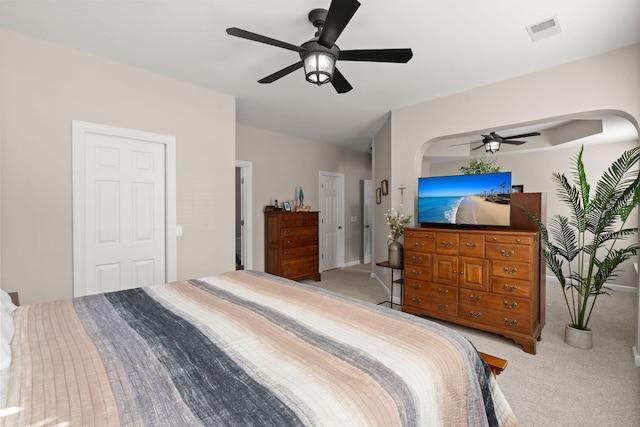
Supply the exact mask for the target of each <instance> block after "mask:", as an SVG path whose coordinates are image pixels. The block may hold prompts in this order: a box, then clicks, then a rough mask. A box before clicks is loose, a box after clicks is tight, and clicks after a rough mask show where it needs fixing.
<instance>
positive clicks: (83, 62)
mask: <svg viewBox="0 0 640 427" xmlns="http://www.w3.org/2000/svg"><path fill="white" fill-rule="evenodd" d="M0 55H1V56H0V126H1V129H0V141H1V144H2V147H1V151H2V155H1V157H0V158H1V162H2V164H1V166H2V170H1V172H0V173H1V179H2V187H1V188H2V190H1V193H0V194H1V204H0V207H1V210H2V212H1V215H0V219H1V226H0V230H1V234H0V240H1V247H2V259H1V262H0V263H1V270H0V271H1V272H2V277H1V286H2V288H3V289H5V290H7V291H19V292H20V299H21V301H22V302H24V303H35V302H40V301H47V300H54V299H61V298H70V297H71V296H72V289H73V288H72V268H73V266H72V170H71V121H72V120H81V121H87V122H93V123H100V124H106V125H111V126H119V127H124V128H130V129H137V130H143V131H149V132H155V133H161V134H168V135H174V136H175V137H176V138H177V144H176V148H177V221H178V224H180V225H182V226H183V229H184V236H183V237H179V238H178V251H177V252H178V265H177V269H178V278H179V279H184V278H194V277H202V276H207V275H213V274H217V273H221V272H223V271H228V270H232V269H233V268H234V247H233V241H234V237H233V235H234V233H233V227H227V226H224V224H230V223H232V222H233V221H234V213H233V209H229V207H230V206H233V201H234V184H233V183H234V155H235V148H234V147H235V145H234V144H235V100H234V98H233V97H231V96H227V95H222V94H219V93H216V92H213V91H210V90H207V89H204V88H200V87H196V86H192V85H189V84H185V83H182V82H178V81H175V80H171V79H169V78H166V77H162V76H159V75H155V74H151V73H148V72H145V71H141V70H138V69H134V68H131V67H128V66H125V65H122V64H119V63H116V62H113V61H108V60H105V59H101V58H98V57H95V56H91V55H87V54H84V53H81V52H78V51H74V50H71V49H67V48H65V47H61V46H57V45H53V44H50V43H47V42H42V41H39V40H36V39H33V38H29V37H25V36H22V35H18V34H16V33H12V32H8V31H4V30H0Z"/></svg>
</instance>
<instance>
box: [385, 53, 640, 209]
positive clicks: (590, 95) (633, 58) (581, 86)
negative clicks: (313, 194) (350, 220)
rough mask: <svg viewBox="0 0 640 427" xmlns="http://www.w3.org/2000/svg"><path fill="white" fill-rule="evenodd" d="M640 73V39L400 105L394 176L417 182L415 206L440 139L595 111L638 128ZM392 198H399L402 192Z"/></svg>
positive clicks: (411, 198) (409, 196)
mask: <svg viewBox="0 0 640 427" xmlns="http://www.w3.org/2000/svg"><path fill="white" fill-rule="evenodd" d="M639 75H640V44H636V45H633V46H629V47H627V48H623V49H619V50H615V51H612V52H608V53H605V54H602V55H598V56H594V57H591V58H587V59H584V60H580V61H575V62H571V63H568V64H564V65H561V66H558V67H554V68H550V69H547V70H543V71H539V72H536V73H531V74H527V75H524V76H521V77H517V78H513V79H509V80H505V81H502V82H498V83H495V84H492V85H488V86H483V87H480V88H476V89H473V90H469V91H466V92H462V93H459V94H455V95H451V96H447V97H444V98H439V99H435V100H432V101H427V102H424V103H421V104H417V105H414V106H410V107H406V108H402V109H398V110H394V111H392V113H391V131H392V132H391V144H392V152H393V157H392V164H391V168H392V179H393V180H394V181H395V182H400V181H402V182H409V183H412V184H409V185H408V187H409V188H408V189H407V191H406V192H405V205H406V206H407V209H409V210H414V209H415V192H416V186H417V178H418V177H419V176H420V173H421V169H422V157H423V153H424V151H425V150H426V148H427V147H428V146H429V145H430V144H431V141H433V140H435V139H438V138H442V137H446V136H449V135H457V134H465V133H468V132H475V133H477V131H478V130H482V131H486V130H487V129H499V128H501V127H505V126H514V125H519V124H527V123H532V122H537V121H543V120H547V119H550V118H558V119H560V118H564V117H569V116H572V115H575V114H579V113H584V112H591V111H593V112H598V111H607V112H619V113H620V114H621V115H623V116H624V117H626V118H628V119H629V120H630V121H631V122H632V123H633V124H634V125H635V126H636V128H638V122H639V121H640V96H638V94H639V93H640V79H639V78H638V76H639ZM377 178H378V176H376V177H374V180H377ZM392 197H393V198H392V201H393V202H394V203H396V199H397V198H398V197H399V194H397V193H392Z"/></svg>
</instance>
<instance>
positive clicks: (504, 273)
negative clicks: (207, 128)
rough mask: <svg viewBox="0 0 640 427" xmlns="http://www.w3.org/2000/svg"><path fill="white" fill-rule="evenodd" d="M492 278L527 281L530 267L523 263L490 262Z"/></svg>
mask: <svg viewBox="0 0 640 427" xmlns="http://www.w3.org/2000/svg"><path fill="white" fill-rule="evenodd" d="M491 264H492V268H491V272H492V276H494V277H507V278H511V279H519V280H529V279H530V274H531V265H530V264H527V263H524V262H511V261H491Z"/></svg>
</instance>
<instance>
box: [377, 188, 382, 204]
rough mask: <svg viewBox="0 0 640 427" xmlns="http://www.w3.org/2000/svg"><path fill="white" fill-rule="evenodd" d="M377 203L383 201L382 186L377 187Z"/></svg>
mask: <svg viewBox="0 0 640 427" xmlns="http://www.w3.org/2000/svg"><path fill="white" fill-rule="evenodd" d="M376 203H377V204H380V203H382V189H381V188H380V187H378V188H376Z"/></svg>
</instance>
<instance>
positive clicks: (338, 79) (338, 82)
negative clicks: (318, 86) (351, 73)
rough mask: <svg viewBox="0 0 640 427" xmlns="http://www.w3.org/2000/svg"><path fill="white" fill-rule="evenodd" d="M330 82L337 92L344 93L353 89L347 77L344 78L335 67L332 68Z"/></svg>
mask: <svg viewBox="0 0 640 427" xmlns="http://www.w3.org/2000/svg"><path fill="white" fill-rule="evenodd" d="M331 84H332V85H333V88H334V89H335V90H336V92H338V93H346V92H349V91H350V90H351V89H353V86H351V85H350V84H349V82H348V81H347V79H345V78H344V76H343V75H342V73H341V72H340V71H339V70H338V69H337V68H335V69H334V70H333V79H331Z"/></svg>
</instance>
